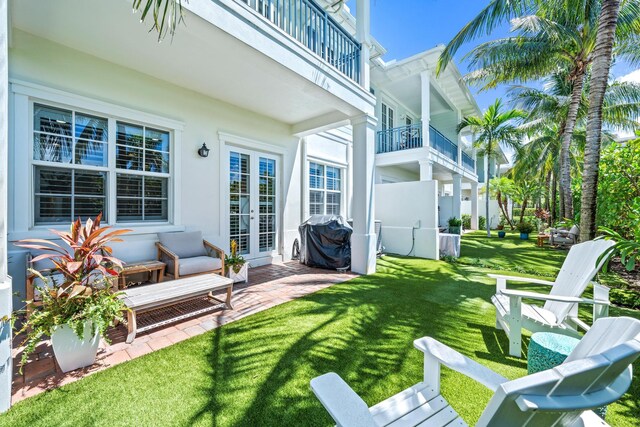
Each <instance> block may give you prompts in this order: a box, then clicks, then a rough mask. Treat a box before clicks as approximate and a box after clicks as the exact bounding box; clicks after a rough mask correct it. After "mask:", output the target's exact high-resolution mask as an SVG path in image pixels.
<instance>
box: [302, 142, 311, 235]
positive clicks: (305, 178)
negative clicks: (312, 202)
mask: <svg viewBox="0 0 640 427" xmlns="http://www.w3.org/2000/svg"><path fill="white" fill-rule="evenodd" d="M300 176H301V177H302V180H301V183H300V191H301V193H302V194H300V203H301V204H302V206H300V223H301V224H302V223H303V222H305V221H306V220H307V218H309V164H308V163H307V138H302V139H300Z"/></svg>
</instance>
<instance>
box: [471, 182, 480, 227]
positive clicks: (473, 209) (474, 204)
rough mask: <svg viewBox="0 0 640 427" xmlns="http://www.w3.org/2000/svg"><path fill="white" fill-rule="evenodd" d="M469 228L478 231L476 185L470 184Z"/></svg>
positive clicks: (474, 183) (475, 183)
mask: <svg viewBox="0 0 640 427" xmlns="http://www.w3.org/2000/svg"><path fill="white" fill-rule="evenodd" d="M471 228H472V229H473V230H477V229H478V183H477V182H472V183H471Z"/></svg>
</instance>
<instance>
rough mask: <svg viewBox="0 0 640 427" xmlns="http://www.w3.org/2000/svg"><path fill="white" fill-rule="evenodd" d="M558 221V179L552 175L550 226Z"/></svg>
mask: <svg viewBox="0 0 640 427" xmlns="http://www.w3.org/2000/svg"><path fill="white" fill-rule="evenodd" d="M557 219H558V179H557V178H556V174H555V173H554V174H553V176H552V178H551V225H553V224H555V223H556V221H557Z"/></svg>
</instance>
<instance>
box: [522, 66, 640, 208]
mask: <svg viewBox="0 0 640 427" xmlns="http://www.w3.org/2000/svg"><path fill="white" fill-rule="evenodd" d="M589 88H590V84H589V80H587V81H586V84H585V86H584V89H583V96H582V99H581V102H580V105H579V107H578V116H577V121H576V128H575V130H574V135H573V143H572V144H571V146H570V149H569V159H570V161H569V164H570V170H571V171H579V170H580V165H579V164H578V163H579V162H577V159H580V158H582V154H583V150H581V147H582V146H584V140H585V128H586V119H587V111H588V108H589V99H588V96H589V95H588V94H589ZM571 92H572V88H571V86H570V85H569V84H567V80H566V79H565V78H564V76H563V73H554V74H552V75H551V76H549V77H548V78H547V79H546V80H545V81H544V85H543V89H537V88H528V87H514V88H512V89H511V91H510V94H511V97H512V101H513V103H514V105H515V106H516V107H517V108H520V109H523V110H526V111H529V117H528V118H527V121H526V122H525V124H524V125H523V128H524V129H525V130H526V131H527V134H528V137H529V142H528V143H527V144H526V145H525V146H524V147H523V150H522V151H521V153H520V154H521V155H520V156H519V157H518V158H516V169H527V170H531V171H538V172H539V173H540V174H539V176H540V177H541V179H542V177H544V176H548V174H549V173H551V174H552V175H551V185H552V188H551V191H550V193H552V196H551V201H552V205H554V206H551V212H552V215H553V219H554V220H555V215H556V212H557V210H556V208H555V203H556V196H555V194H556V190H555V189H556V185H557V177H558V176H559V170H560V169H559V165H560V163H559V154H560V151H561V143H560V141H562V139H563V138H562V135H563V132H564V123H565V121H566V115H567V112H568V108H569V103H570V100H571ZM638 119H640V85H638V84H636V83H631V82H616V81H614V82H610V83H609V85H608V86H607V90H606V92H605V96H604V103H603V111H602V120H603V123H605V125H606V127H607V128H611V129H616V130H625V131H635V130H636V129H638V121H637V120H638ZM603 135H604V136H605V137H606V138H607V140H611V138H610V136H609V135H608V134H607V133H606V132H604V133H603ZM545 174H547V175H545ZM573 175H577V173H574V174H573ZM565 216H566V215H565V211H564V206H563V205H562V203H561V205H560V217H561V218H564V217H565Z"/></svg>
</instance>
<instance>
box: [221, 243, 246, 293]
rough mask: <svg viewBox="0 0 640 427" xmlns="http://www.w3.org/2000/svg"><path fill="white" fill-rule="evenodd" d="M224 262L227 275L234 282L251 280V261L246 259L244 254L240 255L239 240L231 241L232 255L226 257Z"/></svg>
mask: <svg viewBox="0 0 640 427" xmlns="http://www.w3.org/2000/svg"><path fill="white" fill-rule="evenodd" d="M224 263H225V266H226V268H227V277H229V278H230V279H232V280H233V283H239V282H248V281H249V263H248V262H247V261H245V259H244V258H243V257H242V255H238V242H236V241H235V240H232V241H231V255H226V256H225V257H224Z"/></svg>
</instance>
